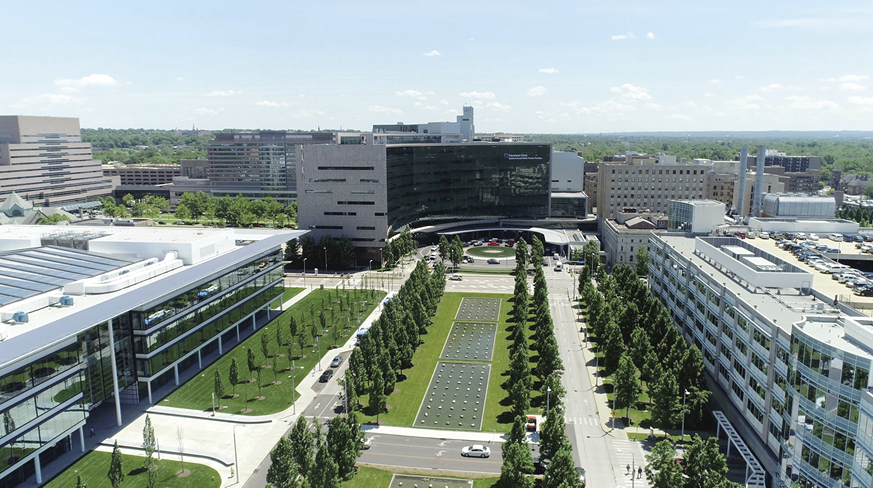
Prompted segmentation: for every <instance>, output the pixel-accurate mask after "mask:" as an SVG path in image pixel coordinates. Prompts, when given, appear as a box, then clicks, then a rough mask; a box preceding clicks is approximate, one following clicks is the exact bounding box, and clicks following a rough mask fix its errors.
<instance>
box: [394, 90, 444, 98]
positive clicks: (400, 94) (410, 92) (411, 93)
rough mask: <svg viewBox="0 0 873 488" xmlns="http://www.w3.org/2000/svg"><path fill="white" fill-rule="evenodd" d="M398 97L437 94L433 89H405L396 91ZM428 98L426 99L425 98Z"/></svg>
mask: <svg viewBox="0 0 873 488" xmlns="http://www.w3.org/2000/svg"><path fill="white" fill-rule="evenodd" d="M394 94H395V95H397V96H398V97H423V96H425V95H435V93H434V92H432V91H418V90H403V91H397V92H394ZM425 100H426V99H425Z"/></svg>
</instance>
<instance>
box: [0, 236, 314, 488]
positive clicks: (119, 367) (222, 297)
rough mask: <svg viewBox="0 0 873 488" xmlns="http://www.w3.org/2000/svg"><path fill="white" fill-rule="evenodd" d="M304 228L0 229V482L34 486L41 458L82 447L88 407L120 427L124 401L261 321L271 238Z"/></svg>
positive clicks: (266, 312)
mask: <svg viewBox="0 0 873 488" xmlns="http://www.w3.org/2000/svg"><path fill="white" fill-rule="evenodd" d="M304 233H305V232H298V231H287V232H286V231H263V230H258V231H246V230H233V229H221V230H218V229H197V230H196V231H194V230H187V229H164V228H138V227H90V228H89V227H76V228H69V227H68V228H64V229H58V230H56V231H53V232H46V228H44V227H43V228H35V227H29V226H3V227H0V250H2V251H3V256H2V258H0V280H2V282H3V283H4V285H3V287H2V288H0V320H2V324H0V338H2V340H3V341H2V342H0V412H2V415H3V418H4V419H8V422H5V425H6V430H5V431H4V434H3V436H2V437H0V455H2V456H3V459H4V461H6V462H4V463H3V465H2V471H0V483H3V485H4V486H15V485H17V484H19V483H20V482H22V481H24V480H25V479H26V478H28V477H30V476H33V475H35V477H36V482H37V483H42V482H43V481H44V480H43V479H42V474H41V470H42V465H43V464H45V463H47V462H51V461H52V460H53V459H56V458H57V457H58V455H59V454H61V453H63V452H66V451H69V450H72V449H82V450H83V451H84V448H85V447H84V446H85V442H84V435H85V432H84V430H85V426H86V425H87V422H88V418H89V412H91V411H92V410H93V409H96V408H100V405H101V404H103V405H104V406H103V407H102V408H108V409H111V410H110V411H113V410H114V413H115V419H116V422H117V424H118V425H119V426H120V425H122V423H123V417H124V411H125V408H126V407H125V406H124V405H126V404H129V403H138V402H141V401H149V402H153V401H154V400H155V398H153V396H152V392H153V391H154V390H155V389H156V388H159V387H162V386H164V385H167V388H173V387H174V385H175V386H178V384H179V373H180V371H185V370H188V369H193V368H202V366H203V356H205V355H207V354H212V355H213V356H212V357H213V358H214V356H215V353H216V352H217V353H218V355H221V354H223V352H224V351H227V350H229V349H230V348H231V347H233V346H234V345H236V344H238V343H239V341H240V340H241V339H244V338H245V337H246V336H248V335H250V334H251V333H253V332H254V329H257V328H258V327H260V326H262V325H263V324H265V323H266V320H269V318H270V317H271V312H270V310H271V309H277V308H280V307H281V298H282V293H283V275H284V272H283V269H282V253H281V245H282V244H283V243H284V242H286V241H288V240H289V239H291V238H295V237H298V236H300V235H301V234H304ZM244 243H245V244H244ZM262 318H263V320H261V319H262Z"/></svg>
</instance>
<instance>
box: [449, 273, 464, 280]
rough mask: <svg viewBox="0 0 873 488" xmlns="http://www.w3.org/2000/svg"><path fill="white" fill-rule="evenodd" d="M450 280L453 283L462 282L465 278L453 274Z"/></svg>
mask: <svg viewBox="0 0 873 488" xmlns="http://www.w3.org/2000/svg"><path fill="white" fill-rule="evenodd" d="M449 279H450V280H452V281H461V280H463V279H464V278H463V277H462V276H461V275H459V274H453V275H449Z"/></svg>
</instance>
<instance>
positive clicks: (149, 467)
mask: <svg viewBox="0 0 873 488" xmlns="http://www.w3.org/2000/svg"><path fill="white" fill-rule="evenodd" d="M156 448H157V440H156V439H155V428H154V427H152V419H151V417H149V415H148V414H146V418H145V425H143V428H142V449H143V451H145V455H146V460H145V463H144V466H143V467H144V468H145V470H146V473H148V487H149V488H153V487H154V486H155V482H156V481H157V480H158V478H157V476H158V467H157V465H156V464H155V459H154V456H155V450H156Z"/></svg>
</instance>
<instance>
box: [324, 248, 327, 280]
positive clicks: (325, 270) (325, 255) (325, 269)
mask: <svg viewBox="0 0 873 488" xmlns="http://www.w3.org/2000/svg"><path fill="white" fill-rule="evenodd" d="M324 272H325V274H327V246H324Z"/></svg>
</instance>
